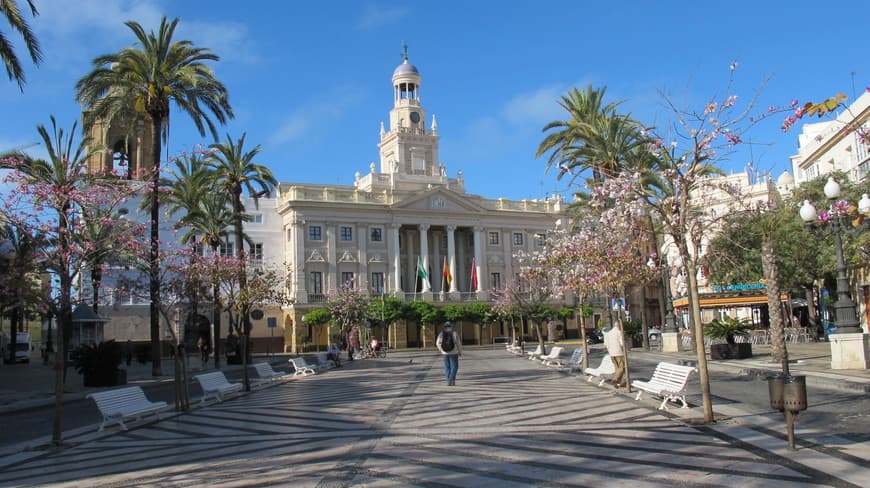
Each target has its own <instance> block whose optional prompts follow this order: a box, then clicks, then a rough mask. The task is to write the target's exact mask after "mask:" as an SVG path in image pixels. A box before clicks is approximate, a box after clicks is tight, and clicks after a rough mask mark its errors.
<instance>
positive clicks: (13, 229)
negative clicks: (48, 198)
mask: <svg viewBox="0 0 870 488" xmlns="http://www.w3.org/2000/svg"><path fill="white" fill-rule="evenodd" d="M3 220H4V223H3V225H2V227H0V237H2V239H3V240H2V243H0V253H2V255H0V275H2V279H0V310H2V315H4V316H5V315H8V317H9V329H10V332H11V333H10V336H9V339H10V343H9V349H8V351H9V361H11V362H14V361H15V344H16V341H17V334H16V333H15V331H17V330H20V328H21V327H22V326H23V324H24V317H25V312H26V311H27V310H28V309H29V310H33V309H34V308H35V307H36V305H37V304H38V303H40V302H41V300H40V295H41V292H42V290H41V288H42V286H41V283H40V280H39V268H40V267H39V265H38V263H37V252H38V248H39V246H40V245H41V244H42V242H41V240H42V237H41V236H40V235H39V233H38V232H34V231H33V230H32V229H27V228H24V227H22V226H19V225H16V224H15V223H13V222H10V221H9V220H8V219H6V218H5V215H4V216H3ZM28 305H29V307H28ZM4 360H5V358H2V357H0V361H4Z"/></svg>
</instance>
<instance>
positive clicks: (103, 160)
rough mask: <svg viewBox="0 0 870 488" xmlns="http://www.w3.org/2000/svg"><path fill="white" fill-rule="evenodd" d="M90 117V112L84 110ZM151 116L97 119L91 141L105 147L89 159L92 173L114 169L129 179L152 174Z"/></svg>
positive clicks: (92, 130)
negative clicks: (148, 117) (111, 119)
mask: <svg viewBox="0 0 870 488" xmlns="http://www.w3.org/2000/svg"><path fill="white" fill-rule="evenodd" d="M84 118H87V113H85V114H84ZM150 123H151V122H150V120H145V119H141V118H140V119H137V120H135V121H129V122H128V121H122V120H120V119H116V120H115V121H113V122H111V123H110V122H108V121H106V120H105V119H97V120H96V121H95V122H94V124H93V125H92V126H91V129H90V131H89V133H88V136H89V137H90V139H91V142H92V143H94V144H99V145H101V146H103V147H104V148H105V150H104V151H101V152H98V153H96V154H94V155H93V156H91V158H90V159H89V160H88V162H87V170H88V172H89V173H104V172H107V171H114V172H115V173H116V174H117V175H118V177H120V178H122V179H125V180H142V179H145V178H147V177H148V169H149V168H150V167H151V161H152V159H151V131H150V130H149V129H150Z"/></svg>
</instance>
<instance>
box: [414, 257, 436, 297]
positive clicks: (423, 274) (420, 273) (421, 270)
mask: <svg viewBox="0 0 870 488" xmlns="http://www.w3.org/2000/svg"><path fill="white" fill-rule="evenodd" d="M417 277H418V278H420V281H421V282H422V286H423V291H424V292H425V291H429V290H431V289H432V285H430V284H429V272H428V271H426V266H425V265H424V264H423V258H422V257H420V256H417Z"/></svg>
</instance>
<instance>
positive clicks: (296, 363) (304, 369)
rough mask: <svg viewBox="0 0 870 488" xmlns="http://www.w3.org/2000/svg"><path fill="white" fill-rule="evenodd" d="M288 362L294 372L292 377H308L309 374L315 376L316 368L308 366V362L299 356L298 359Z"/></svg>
mask: <svg viewBox="0 0 870 488" xmlns="http://www.w3.org/2000/svg"><path fill="white" fill-rule="evenodd" d="M288 362H289V363H290V364H292V365H293V368H294V369H295V370H296V371H295V372H294V373H293V376H299V375H302V376H308V375H310V374H317V367H315V366H314V365H312V364H308V362H307V361H306V360H305V358H304V357H302V356H299V357H298V358H290V359H289V360H288Z"/></svg>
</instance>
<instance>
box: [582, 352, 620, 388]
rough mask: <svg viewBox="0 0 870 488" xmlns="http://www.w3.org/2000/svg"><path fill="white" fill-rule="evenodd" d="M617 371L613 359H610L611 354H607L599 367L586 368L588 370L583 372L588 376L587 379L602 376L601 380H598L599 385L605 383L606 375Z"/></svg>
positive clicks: (590, 379)
mask: <svg viewBox="0 0 870 488" xmlns="http://www.w3.org/2000/svg"><path fill="white" fill-rule="evenodd" d="M614 372H616V367H615V366H614V365H613V360H612V359H610V354H605V355H604V357H603V358H601V364H599V365H598V367H597V368H586V371H584V372H583V373H585V374H586V376H587V377H588V378H587V379H586V381H587V382H588V381H592V378H593V377H595V378H600V379H601V381H599V382H598V386H601V385H603V384H604V381H605V379H604V375H606V374H613V373H614Z"/></svg>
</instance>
